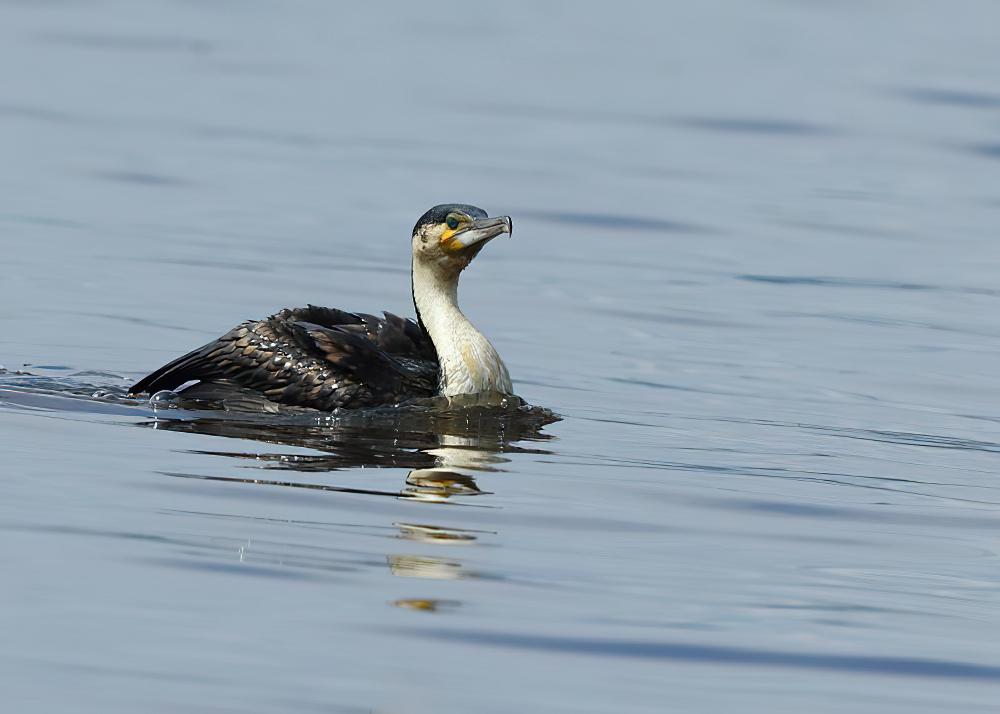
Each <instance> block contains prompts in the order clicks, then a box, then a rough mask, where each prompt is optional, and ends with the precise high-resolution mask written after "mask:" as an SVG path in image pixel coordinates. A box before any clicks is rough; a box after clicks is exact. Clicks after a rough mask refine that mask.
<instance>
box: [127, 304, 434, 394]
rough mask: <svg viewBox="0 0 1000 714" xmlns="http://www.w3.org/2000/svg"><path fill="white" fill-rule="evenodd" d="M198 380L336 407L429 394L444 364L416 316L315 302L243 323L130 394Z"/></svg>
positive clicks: (148, 378) (163, 369) (142, 382)
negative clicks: (440, 364) (377, 314)
mask: <svg viewBox="0 0 1000 714" xmlns="http://www.w3.org/2000/svg"><path fill="white" fill-rule="evenodd" d="M191 381H199V382H202V383H209V384H212V385H216V386H220V385H221V386H223V387H224V386H226V385H231V386H232V387H233V388H234V389H243V390H251V391H253V392H256V393H259V394H261V395H262V396H264V397H265V398H266V399H268V400H269V401H272V402H278V403H280V404H286V405H290V406H297V407H310V408H313V409H320V410H323V411H330V410H333V409H336V408H358V407H369V406H378V405H385V404H394V403H399V402H401V401H405V400H407V399H412V398H418V397H430V396H432V395H434V394H435V392H436V389H437V384H438V362H437V357H436V353H435V351H434V345H433V343H432V342H431V340H430V338H429V337H428V336H427V333H426V332H424V330H423V329H422V328H421V326H420V325H418V324H417V323H416V322H414V321H413V320H408V319H404V318H401V317H397V316H396V315H393V314H391V313H384V317H375V316H374V315H367V314H363V313H351V312H344V311H343V310H337V309H334V308H326V307H316V306H313V305H310V306H308V307H304V308H290V309H285V310H282V311H281V312H279V313H277V314H275V315H272V316H271V317H268V318H266V319H264V320H258V321H248V322H244V323H242V324H241V325H238V326H237V327H234V328H233V329H232V330H230V331H229V332H227V333H226V334H225V335H223V336H222V337H220V338H218V339H217V340H214V341H213V342H210V343H208V344H207V345H204V346H202V347H199V348H198V349H196V350H194V351H192V352H189V353H188V354H186V355H184V356H183V357H179V358H178V359H176V360H174V361H173V362H170V363H169V364H166V365H164V366H163V367H161V368H160V369H158V370H156V371H155V372H153V373H152V374H150V375H148V376H146V377H144V378H143V379H141V380H140V381H139V382H137V383H136V384H135V385H134V386H133V387H132V389H130V390H129V392H130V394H142V393H149V394H153V393H155V392H158V391H160V390H164V389H170V390H173V389H177V388H178V387H180V386H182V385H184V384H186V383H188V382H191Z"/></svg>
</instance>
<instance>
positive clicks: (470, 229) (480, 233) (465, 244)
mask: <svg viewBox="0 0 1000 714" xmlns="http://www.w3.org/2000/svg"><path fill="white" fill-rule="evenodd" d="M513 230H514V227H513V224H512V223H511V220H510V216H497V217H496V218H477V219H476V220H474V221H473V222H472V223H470V224H469V225H468V226H467V227H466V228H463V229H462V230H460V231H458V232H456V233H454V234H453V235H452V236H451V240H450V241H449V246H448V247H449V249H451V250H463V249H465V248H469V247H471V246H474V245H478V244H480V243H484V242H486V241H488V240H489V239H491V238H496V237H497V236H498V235H500V234H501V233H506V234H508V235H510V234H511V233H512V232H513Z"/></svg>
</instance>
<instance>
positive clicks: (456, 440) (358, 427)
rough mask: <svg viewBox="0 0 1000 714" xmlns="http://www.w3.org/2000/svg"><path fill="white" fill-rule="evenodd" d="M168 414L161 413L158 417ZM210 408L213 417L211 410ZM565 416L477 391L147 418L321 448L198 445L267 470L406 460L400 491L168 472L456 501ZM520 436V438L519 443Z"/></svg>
mask: <svg viewBox="0 0 1000 714" xmlns="http://www.w3.org/2000/svg"><path fill="white" fill-rule="evenodd" d="M161 415H162V416H161ZM206 415H207V416H206ZM558 419H559V417H557V416H556V415H555V414H553V413H552V412H551V411H549V410H547V409H543V408H540V407H532V406H528V405H526V404H525V403H524V402H523V401H522V400H520V399H519V398H518V397H510V396H499V395H497V396H495V397H491V396H490V395H477V396H472V397H469V398H467V399H464V398H451V399H445V398H441V397H438V398H432V399H427V400H421V401H420V403H419V404H417V405H414V406H412V407H404V408H402V409H385V410H381V409H380V410H370V411H364V412H361V411H359V412H356V413H351V412H345V413H342V414H335V415H330V416H327V415H323V416H320V417H317V416H312V415H307V414H292V415H288V416H287V417H286V418H284V419H280V418H276V417H275V415H266V416H263V415H256V414H250V413H237V412H223V411H208V412H204V411H202V412H198V413H192V412H185V411H183V410H178V409H168V410H161V411H158V412H157V418H156V419H155V420H153V421H147V422H144V423H143V426H148V427H151V428H154V429H166V430H169V431H181V432H192V433H197V434H207V435H212V436H222V437H228V438H234V439H241V440H253V441H257V442H261V443H264V444H275V445H282V446H294V447H301V448H306V449H310V450H313V451H316V452H318V453H314V454H287V453H280V452H259V451H256V450H254V451H243V450H239V451H230V450H201V451H196V452H194V453H200V454H206V455H212V456H227V457H231V458H236V459H242V460H247V461H253V462H254V464H255V465H257V466H259V467H261V468H264V469H269V470H277V471H297V472H308V473H325V472H334V471H341V470H346V469H357V468H371V467H379V468H408V469H410V472H409V474H408V475H407V477H406V480H405V483H404V485H403V487H402V488H401V489H400V490H399V491H382V490H375V489H364V488H348V487H341V486H335V485H328V484H317V483H311V482H306V481H301V482H300V481H295V480H291V479H261V478H238V477H228V476H213V475H195V474H179V473H170V474H168V475H170V476H177V477H187V478H200V479H205V480H211V481H230V482H237V483H245V484H257V485H270V486H284V487H290V488H305V489H314V490H323V491H335V492H346V493H360V494H367V495H382V496H394V497H396V498H405V499H414V500H421V501H430V502H453V501H451V499H453V498H454V497H456V496H478V495H483V494H484V493H486V492H484V491H483V490H482V489H481V488H480V487H479V485H478V484H477V482H476V479H475V477H474V475H473V473H469V472H488V471H502V470H503V468H502V465H503V464H504V463H506V462H507V461H508V460H509V459H508V457H507V456H506V454H513V453H534V454H546V453H549V452H548V451H546V450H545V449H543V448H540V446H535V444H540V443H541V442H544V441H546V440H548V439H550V438H551V437H550V435H548V434H545V433H543V432H542V429H543V427H545V426H546V425H547V424H551V423H553V422H555V421H558ZM522 442H523V443H522Z"/></svg>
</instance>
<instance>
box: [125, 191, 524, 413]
mask: <svg viewBox="0 0 1000 714" xmlns="http://www.w3.org/2000/svg"><path fill="white" fill-rule="evenodd" d="M511 229H512V226H511V220H510V217H509V216H500V217H497V218H489V217H488V216H487V214H486V211H484V210H483V209H481V208H476V207H475V206H469V205H465V204H457V203H456V204H443V205H440V206H434V207H433V208H431V209H430V210H429V211H427V212H426V213H425V214H424V215H423V216H421V217H420V220H418V221H417V224H416V225H415V226H414V227H413V233H412V247H413V262H412V271H411V285H412V290H413V304H414V307H415V308H416V311H417V321H416V322H414V321H413V320H408V319H404V318H401V317H397V316H396V315H393V314H391V313H388V312H386V313H383V315H384V317H375V316H374V315H367V314H364V313H351V312H344V311H343V310H337V309H335V308H327V307H316V306H314V305H309V306H307V307H303V308H289V309H285V310H282V311H281V312H278V313H277V314H275V315H272V316H271V317H268V318H266V319H264V320H259V321H248V322H244V323H243V324H241V325H238V326H237V327H234V328H233V329H232V330H230V331H229V332H227V333H226V334H225V335H223V336H222V337H220V338H218V339H217V340H215V341H213V342H210V343H208V344H207V345H204V346H203V347H199V348H198V349H196V350H194V351H193V352H189V353H188V354H186V355H184V356H183V357H179V358H178V359H176V360H174V361H173V362H170V363H169V364H166V365H164V366H163V367H161V368H160V369H158V370H156V371H155V372H153V373H152V374H150V375H148V376H146V377H144V378H143V379H141V380H139V381H138V382H137V383H136V384H135V385H134V386H133V387H132V388H131V389H130V390H129V394H131V395H136V394H142V393H149V394H153V393H155V392H158V391H160V390H165V389H167V390H174V389H177V388H178V387H181V386H182V385H184V384H187V383H188V382H191V381H197V384H194V385H191V386H190V387H188V388H187V389H185V390H184V391H183V392H182V394H185V395H187V396H202V395H204V394H207V393H211V394H219V393H226V392H227V391H232V392H233V393H235V394H242V395H252V396H255V397H263V398H264V399H266V400H268V401H270V402H276V403H279V404H286V405H291V406H296V407H311V408H313V409H319V410H323V411H331V410H334V409H338V408H358V407H374V406H384V405H392V404H399V403H401V402H405V401H407V400H410V399H413V398H416V397H431V396H435V395H441V396H445V397H452V396H457V395H460V394H479V393H485V392H495V393H499V394H512V393H513V389H512V387H511V382H510V375H509V374H508V373H507V367H506V366H505V365H504V363H503V361H502V360H501V359H500V355H499V354H497V351H496V349H495V348H494V347H493V345H491V344H490V342H489V340H487V339H486V337H484V336H483V334H482V333H481V332H479V331H478V330H477V329H476V328H475V327H473V325H472V323H471V322H469V320H468V319H467V318H466V317H465V315H463V314H462V311H461V310H460V309H459V307H458V278H459V275H460V274H461V272H462V271H463V270H464V269H465V268H466V267H467V266H468V265H469V263H470V262H471V261H472V259H473V258H474V257H476V255H477V254H478V253H479V251H480V250H482V248H483V246H485V245H486V243H487V241H489V240H490V239H491V238H495V237H496V236H498V235H500V234H501V233H507V234H510V233H511Z"/></svg>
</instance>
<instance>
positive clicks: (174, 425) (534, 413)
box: [145, 396, 558, 612]
mask: <svg viewBox="0 0 1000 714" xmlns="http://www.w3.org/2000/svg"><path fill="white" fill-rule="evenodd" d="M427 402H428V403H427V404H425V405H422V408H416V409H408V408H404V409H396V410H380V411H378V412H369V413H361V412H359V413H353V414H346V415H334V416H325V415H324V416H322V417H315V416H312V417H308V420H305V419H304V416H303V415H293V416H291V417H289V419H287V420H275V418H274V415H269V418H268V419H266V420H265V419H263V418H257V417H256V416H254V415H236V414H233V413H229V412H223V413H220V412H207V413H206V412H200V413H199V414H197V415H193V416H192V414H191V413H190V412H188V413H186V414H184V413H182V412H181V411H179V410H178V411H170V410H168V411H166V412H165V413H163V416H165V417H168V418H161V416H160V414H161V413H160V412H158V413H157V418H156V420H154V421H150V422H146V423H145V425H146V426H149V427H152V428H156V429H167V430H170V431H184V432H193V433H199V434H208V435H213V436H221V437H229V438H234V439H240V440H243V441H242V443H245V442H246V440H253V441H256V442H260V443H261V444H274V445H281V446H293V447H302V448H306V449H309V450H311V451H313V452H315V453H311V454H287V453H280V452H277V451H272V452H268V451H263V452H259V451H256V450H244V449H239V450H213V451H199V452H197V453H201V454H209V455H216V456H226V457H231V458H235V459H240V460H245V461H247V462H253V465H254V466H256V467H258V468H260V469H265V470H269V471H272V472H300V473H313V474H316V473H326V472H330V473H333V472H337V471H342V470H346V469H357V468H369V467H380V468H406V469H409V472H408V474H407V476H406V478H405V482H404V483H403V484H402V485H401V487H400V489H399V490H396V491H391V490H377V489H365V488H357V487H347V486H338V485H334V484H325V483H315V482H310V481H305V480H296V479H292V478H271V479H262V478H259V477H254V478H240V477H231V476H222V475H196V474H180V473H171V474H168V475H170V476H177V477H184V478H194V479H207V480H212V481H225V482H234V483H240V484H254V485H269V486H282V487H289V488H303V489H314V490H321V491H332V492H339V493H355V494H364V495H380V496H391V497H394V498H399V499H405V500H411V501H419V502H426V503H429V504H452V505H456V504H461V505H486V504H474V503H470V502H469V500H468V499H470V498H471V497H477V498H478V497H481V496H484V495H488V494H489V493H490V492H489V491H485V490H483V489H482V488H481V487H480V486H479V484H478V483H477V481H476V477H475V474H477V473H487V472H500V471H503V465H504V464H505V463H507V462H508V461H509V455H510V454H514V453H531V454H548V453H550V452H549V451H547V450H545V449H544V448H542V447H541V445H542V444H543V443H544V442H545V441H547V440H548V439H550V438H551V436H550V435H548V434H545V433H543V428H544V427H545V426H546V425H548V424H551V423H552V422H554V421H557V420H558V417H557V416H555V415H554V414H553V413H552V412H550V411H548V410H546V409H540V408H537V407H530V406H527V405H526V404H524V403H523V402H522V401H521V400H520V399H518V398H517V397H498V398H496V399H495V400H493V401H488V398H487V401H484V398H483V397H482V396H480V397H475V398H472V399H471V400H467V401H460V400H456V399H454V398H453V399H450V400H445V399H443V398H436V399H433V400H427ZM206 414H207V416H206ZM392 525H393V527H394V528H396V529H397V531H398V535H397V538H398V539H399V540H401V541H407V542H411V543H416V544H420V545H421V546H430V547H436V546H440V545H448V546H454V545H465V546H470V545H475V544H476V542H477V540H478V539H479V538H480V537H482V536H483V535H489V534H492V532H491V531H488V530H475V529H468V528H451V527H447V526H444V525H440V524H432V523H426V522H424V521H423V520H422V519H421V520H420V521H416V519H415V522H395V523H393V524H392ZM386 564H387V566H388V568H389V570H390V572H391V573H392V574H393V575H396V576H399V577H406V578H423V579H432V580H457V579H464V578H470V577H472V578H476V577H482V575H480V574H479V573H477V572H475V571H474V570H471V569H469V568H468V567H466V566H465V565H463V564H462V563H461V562H459V561H458V560H456V559H454V558H440V557H436V556H432V555H427V554H419V555H417V554H398V553H389V554H387V555H386ZM390 604H391V605H394V606H396V607H400V608H404V609H410V610H418V611H422V612H441V611H446V610H450V609H453V608H454V607H457V606H458V605H459V603H458V602H457V601H453V600H439V599H428V598H404V599H400V600H395V601H391V602H390Z"/></svg>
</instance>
